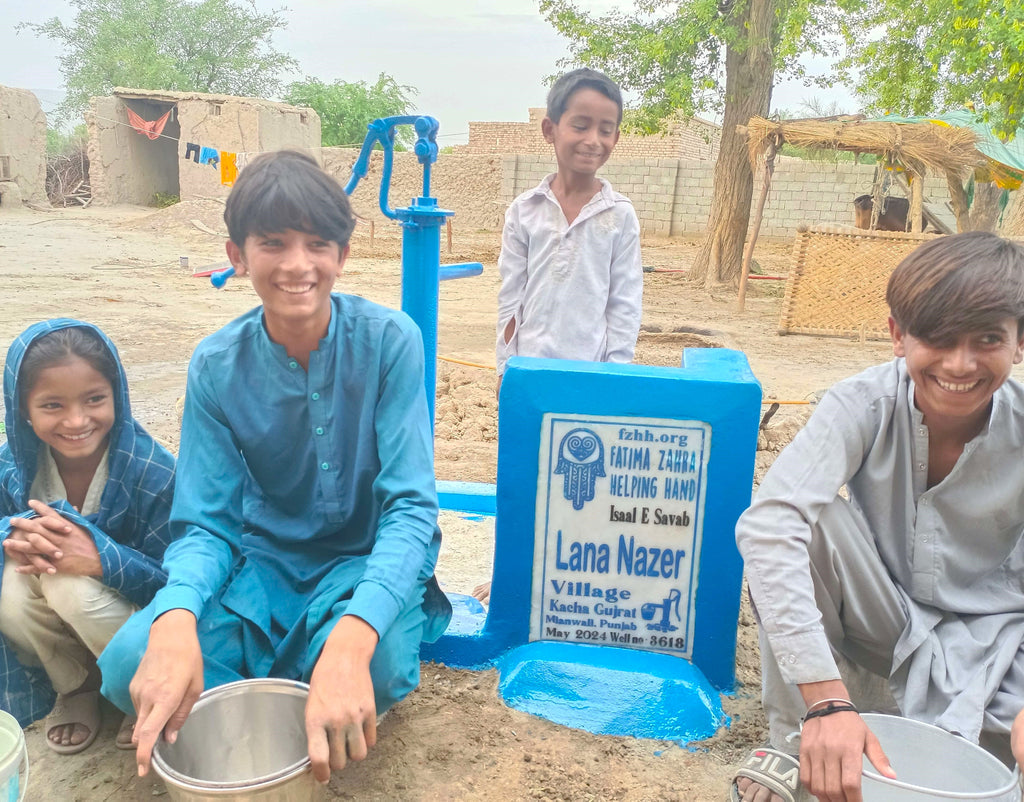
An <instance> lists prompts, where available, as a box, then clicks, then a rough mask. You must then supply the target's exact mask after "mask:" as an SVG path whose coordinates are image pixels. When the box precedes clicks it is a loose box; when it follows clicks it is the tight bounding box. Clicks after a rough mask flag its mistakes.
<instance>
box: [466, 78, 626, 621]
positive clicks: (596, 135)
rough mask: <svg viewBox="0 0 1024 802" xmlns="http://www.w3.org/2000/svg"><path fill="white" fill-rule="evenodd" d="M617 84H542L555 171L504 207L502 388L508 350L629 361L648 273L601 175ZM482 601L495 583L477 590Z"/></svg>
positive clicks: (615, 132) (621, 202)
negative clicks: (545, 89)
mask: <svg viewBox="0 0 1024 802" xmlns="http://www.w3.org/2000/svg"><path fill="white" fill-rule="evenodd" d="M621 122H622V93H621V92H620V91H619V87H618V86H616V84H615V82H614V81H612V79H611V78H609V77H608V76H607V75H605V74H604V73H601V72H598V71H597V70H591V69H587V68H586V67H584V68H581V69H578V70H572V71H571V72H567V73H565V74H564V75H563V76H561V77H560V78H559V79H558V80H557V81H555V85H554V86H552V87H551V91H550V92H549V93H548V108H547V116H546V117H545V118H544V120H543V121H542V122H541V130H542V131H543V132H544V139H546V140H547V141H548V142H550V143H551V144H552V145H554V147H555V159H556V160H557V162H558V172H557V173H554V174H552V175H549V176H548V177H547V178H545V179H544V180H543V181H541V182H540V185H539V186H538V187H536V188H535V189H531V190H530V191H529V192H524V193H523V194H522V195H520V196H519V197H518V198H516V199H515V200H514V201H512V205H511V206H510V207H509V209H508V212H507V213H506V214H505V229H504V231H503V232H502V235H501V256H499V257H498V270H499V272H500V273H501V290H500V291H499V292H498V342H497V349H496V357H497V368H498V387H499V388H500V387H501V377H502V375H503V374H504V372H505V363H506V362H507V361H508V358H509V357H510V356H535V357H543V358H547V359H580V360H585V361H590V362H631V361H632V360H633V351H634V349H635V348H636V337H637V334H639V332H640V312H641V303H642V300H643V290H644V278H643V266H642V265H641V263H640V221H639V220H637V218H636V212H635V211H634V210H633V204H632V203H630V202H629V198H627V197H626V196H625V195H620V194H619V193H618V192H616V191H615V190H613V189H612V185H611V184H609V183H608V182H607V181H605V180H604V179H603V178H598V177H597V171H598V170H599V169H601V167H602V166H603V165H604V163H605V162H606V161H608V157H609V156H610V155H611V152H612V148H614V147H615V143H616V142H618V141H619V124H620V123H621ZM473 595H474V596H475V597H476V598H478V599H480V600H481V601H487V600H488V599H489V598H490V595H491V583H490V582H485V583H483V584H482V585H478V586H477V587H476V588H474V589H473Z"/></svg>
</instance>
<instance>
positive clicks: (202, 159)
mask: <svg viewBox="0 0 1024 802" xmlns="http://www.w3.org/2000/svg"><path fill="white" fill-rule="evenodd" d="M219 161H220V153H219V152H218V151H217V150H216V149H215V148H208V147H205V146H204V147H203V149H202V150H201V151H200V152H199V163H200V164H208V165H210V166H211V167H216V166H217V163H218V162H219Z"/></svg>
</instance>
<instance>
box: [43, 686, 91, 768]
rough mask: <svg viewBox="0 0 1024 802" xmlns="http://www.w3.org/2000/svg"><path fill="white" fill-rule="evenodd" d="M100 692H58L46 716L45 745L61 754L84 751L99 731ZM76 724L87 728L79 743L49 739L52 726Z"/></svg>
mask: <svg viewBox="0 0 1024 802" xmlns="http://www.w3.org/2000/svg"><path fill="white" fill-rule="evenodd" d="M100 721H101V719H100V692H99V691H82V692H81V693H76V694H73V695H71V696H64V695H63V694H59V695H58V696H57V701H56V703H55V704H54V706H53V710H51V711H50V714H49V715H48V716H47V717H46V745H47V746H48V747H50V749H52V750H53V751H54V752H57V753H58V754H61V755H75V754H78V753H79V752H82V751H84V750H85V749H87V748H88V747H89V745H90V744H92V742H93V741H95V740H96V736H97V735H98V734H99V731H100ZM68 724H77V725H79V726H80V727H85V728H86V729H87V730H89V734H88V735H87V736H86V737H85V740H84V741H82V742H81V743H80V744H60V743H54V742H53V741H52V740H50V732H51V731H52V730H53V728H54V727H64V726H67V725H68Z"/></svg>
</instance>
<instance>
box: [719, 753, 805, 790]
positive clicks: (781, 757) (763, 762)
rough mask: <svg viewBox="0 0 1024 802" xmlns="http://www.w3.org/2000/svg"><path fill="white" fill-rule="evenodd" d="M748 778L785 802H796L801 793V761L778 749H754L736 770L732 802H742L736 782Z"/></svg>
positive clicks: (732, 787)
mask: <svg viewBox="0 0 1024 802" xmlns="http://www.w3.org/2000/svg"><path fill="white" fill-rule="evenodd" d="M739 777H746V778H747V779H750V780H753V781H754V782H756V783H757V784H758V785H760V786H761V787H762V788H767V789H768V790H769V791H771V792H772V793H773V794H778V795H779V796H780V797H782V798H783V799H784V800H785V802H796V800H797V794H798V793H799V791H800V760H799V758H797V757H796V756H795V755H787V754H786V753H785V752H780V751H779V750H778V749H772V748H771V747H767V746H766V747H761V748H759V749H754V750H753V751H752V752H751V753H750V756H749V757H748V758H747V761H746V763H744V764H743V765H742V766H741V767H740V768H738V769H737V770H736V776H735V777H734V778H733V782H732V786H731V788H730V792H729V798H730V799H731V800H732V802H741V799H742V797H741V796H740V791H739V788H738V787H737V786H736V780H737V779H738V778H739Z"/></svg>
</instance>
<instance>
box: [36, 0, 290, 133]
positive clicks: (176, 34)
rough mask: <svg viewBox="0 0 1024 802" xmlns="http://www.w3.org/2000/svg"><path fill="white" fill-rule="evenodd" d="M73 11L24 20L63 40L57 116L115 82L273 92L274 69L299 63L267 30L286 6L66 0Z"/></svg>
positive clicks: (250, 0)
mask: <svg viewBox="0 0 1024 802" xmlns="http://www.w3.org/2000/svg"><path fill="white" fill-rule="evenodd" d="M70 3H71V6H72V7H73V8H74V9H75V12H74V13H75V15H74V18H73V19H72V20H71V22H69V23H65V22H64V21H62V20H61V19H60V18H59V17H53V18H51V19H49V20H47V21H46V22H42V23H38V24H34V23H21V25H19V26H18V27H19V28H24V29H28V30H30V31H32V32H33V33H35V34H36V35H37V36H44V37H46V38H48V39H52V40H53V41H55V42H57V43H59V44H60V45H62V46H63V53H62V54H61V55H60V56H59V61H60V71H61V74H62V75H63V76H64V82H65V86H66V87H67V96H66V97H65V100H64V102H63V103H62V104H61V106H60V107H59V108H58V113H57V117H58V119H60V120H66V119H70V118H72V117H75V116H77V115H79V114H81V113H82V112H83V111H84V110H85V109H86V107H87V106H88V103H89V98H90V97H92V96H96V95H107V94H109V93H110V91H111V89H113V88H114V87H115V86H126V87H132V88H136V89H167V90H173V91H180V92H189V91H194V92H216V93H223V94H231V95H243V96H252V97H273V96H275V95H276V94H277V93H278V92H279V91H280V88H281V81H280V79H279V77H278V76H279V75H280V74H281V73H282V72H283V71H289V70H292V69H294V68H295V67H297V66H298V64H297V62H296V61H295V59H293V58H292V57H291V56H289V55H287V54H284V53H281V52H279V51H277V50H276V49H275V48H274V46H273V44H272V42H271V37H272V35H273V33H274V31H277V30H280V29H283V28H284V27H285V26H286V25H287V23H286V21H285V18H284V12H285V9H273V10H270V11H267V12H261V11H259V10H258V9H257V8H256V4H255V2H254V0H240V2H235V0H202V1H201V2H189V0H70Z"/></svg>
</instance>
